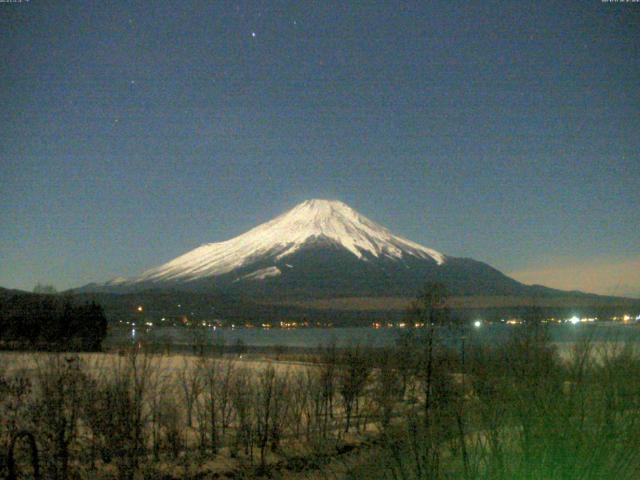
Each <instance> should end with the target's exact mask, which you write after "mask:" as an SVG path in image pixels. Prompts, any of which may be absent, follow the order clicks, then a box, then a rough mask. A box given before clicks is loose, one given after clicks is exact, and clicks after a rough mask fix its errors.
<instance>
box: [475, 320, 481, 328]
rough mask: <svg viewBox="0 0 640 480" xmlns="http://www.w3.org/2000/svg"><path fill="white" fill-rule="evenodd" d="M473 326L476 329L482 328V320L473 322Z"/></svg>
mask: <svg viewBox="0 0 640 480" xmlns="http://www.w3.org/2000/svg"><path fill="white" fill-rule="evenodd" d="M473 326H474V327H476V328H480V327H481V326H482V320H476V321H475V322H473Z"/></svg>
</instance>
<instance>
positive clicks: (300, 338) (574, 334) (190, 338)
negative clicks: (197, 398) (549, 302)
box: [107, 325, 640, 349]
mask: <svg viewBox="0 0 640 480" xmlns="http://www.w3.org/2000/svg"><path fill="white" fill-rule="evenodd" d="M516 328H520V327H512V326H505V325H483V326H482V327H481V328H473V329H468V330H466V331H465V333H464V335H465V338H466V341H467V342H480V343H485V344H496V343H500V342H501V341H503V340H505V339H506V338H508V337H509V335H510V333H511V332H513V331H514V329H516ZM134 331H135V330H134ZM134 331H132V330H130V329H125V328H116V329H113V330H112V331H111V332H110V333H109V336H108V337H107V344H114V345H117V344H124V343H127V341H129V342H130V341H131V340H132V338H135V339H136V340H142V341H145V342H148V343H158V344H176V345H180V344H182V345H188V344H193V343H205V344H210V345H215V344H221V343H224V344H226V345H233V344H235V343H236V342H238V341H240V342H242V343H244V344H245V345H248V346H256V347H270V346H285V347H296V348H315V347H320V346H326V345H330V344H332V343H335V344H336V345H337V346H348V345H354V344H360V345H367V346H373V347H383V346H392V345H394V344H395V342H396V339H397V338H398V336H399V335H401V334H402V333H403V332H407V331H408V330H406V329H399V328H382V329H372V328H356V327H341V328H298V329H277V328H273V329H261V328H248V329H245V328H236V329H221V328H218V329H215V330H214V329H213V328H196V329H188V328H181V327H156V328H151V329H149V331H147V332H144V331H142V330H138V331H135V333H134ZM420 332H421V330H420V329H418V330H416V333H417V334H420ZM549 334H550V337H551V340H552V341H553V342H555V343H558V344H559V345H560V346H561V349H565V348H567V347H568V346H569V345H571V344H573V343H575V342H576V341H578V340H580V339H584V338H589V339H590V340H592V341H594V342H634V343H635V342H640V326H624V325H606V326H605V325H552V326H550V327H549ZM442 335H443V339H444V340H445V341H447V342H451V343H454V344H455V343H458V341H459V337H460V335H461V334H460V333H454V332H443V333H442Z"/></svg>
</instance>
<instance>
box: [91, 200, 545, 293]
mask: <svg viewBox="0 0 640 480" xmlns="http://www.w3.org/2000/svg"><path fill="white" fill-rule="evenodd" d="M434 281H437V282H442V283H444V284H445V285H446V286H447V287H448V289H449V291H450V292H451V293H452V294H455V295H520V294H532V293H534V292H533V291H532V289H535V290H536V293H537V294H540V293H541V291H549V292H552V291H553V290H551V289H545V288H544V287H535V286H534V287H529V286H526V285H523V284H521V283H519V282H517V281H515V280H513V279H511V278H509V277H507V276H506V275H504V274H502V273H501V272H499V271H498V270H496V269H494V268H493V267H491V266H489V265H487V264H485V263H482V262H478V261H475V260H472V259H467V258H456V257H451V256H448V255H445V254H443V253H440V252H438V251H436V250H433V249H431V248H427V247H425V246H422V245H420V244H418V243H415V242H412V241H410V240H407V239H405V238H402V237H399V236H397V235H394V234H393V233H391V232H390V231H389V230H388V229H387V228H385V227H383V226H381V225H379V224H377V223H375V222H373V221H371V220H369V219H368V218H366V217H364V216H363V215H361V214H359V213H358V212H357V211H355V210H354V209H352V208H351V207H349V206H348V205H346V204H344V203H342V202H340V201H335V200H319V199H314V200H307V201H305V202H303V203H301V204H299V205H297V206H295V207H294V208H293V209H291V210H289V211H288V212H286V213H284V214H282V215H280V216H278V217H276V218H274V219H273V220H271V221H269V222H266V223H264V224H262V225H259V226H257V227H255V228H253V229H251V230H249V231H248V232H246V233H244V234H242V235H240V236H238V237H235V238H232V239H231V240H227V241H224V242H219V243H208V244H204V245H201V246H200V247H197V248H195V249H194V250H191V251H189V252H187V253H185V254H184V255H181V256H179V257H177V258H175V259H173V260H171V261H169V262H167V263H165V264H163V265H160V266H158V267H155V268H152V269H150V270H147V271H146V272H144V273H142V274H141V275H139V276H137V277H134V278H128V279H127V278H122V277H119V278H116V279H113V280H111V281H109V282H106V283H105V284H101V285H99V284H90V285H87V286H85V287H82V288H81V289H80V290H81V291H102V292H113V293H129V292H136V291H138V292H139V291H143V290H158V289H165V290H166V289H171V290H184V291H191V292H194V291H195V292H235V293H245V294H251V295H254V296H255V295H257V296H263V295H266V296H276V297H308V298H321V297H327V296H412V295H415V293H416V292H417V291H418V290H419V289H420V287H421V286H422V285H424V284H425V283H426V282H434Z"/></svg>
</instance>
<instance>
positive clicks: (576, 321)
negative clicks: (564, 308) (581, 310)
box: [569, 315, 580, 325]
mask: <svg viewBox="0 0 640 480" xmlns="http://www.w3.org/2000/svg"><path fill="white" fill-rule="evenodd" d="M569 322H571V324H572V325H576V324H578V323H580V319H579V318H578V317H576V316H575V315H574V316H573V317H571V318H570V319H569Z"/></svg>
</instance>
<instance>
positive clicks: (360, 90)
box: [0, 0, 640, 296]
mask: <svg viewBox="0 0 640 480" xmlns="http://www.w3.org/2000/svg"><path fill="white" fill-rule="evenodd" d="M639 33H640V4H639V3H629V4H614V3H611V4H610V3H602V2H601V1H600V0H582V1H573V2H548V1H535V2H512V1H503V2H491V1H483V2H468V1H446V2H422V1H420V2H391V1H389V2H374V1H366V2H365V1H362V2H347V1H339V2H331V1H325V0H323V1H318V2H282V1H265V2H222V1H211V2H193V1H180V2H176V1H169V2H129V1H127V2H124V1H123V2H115V1H114V2H103V1H95V2H72V1H70V2H44V1H39V0H33V1H30V2H26V1H25V2H22V3H0V34H1V36H2V37H1V38H2V41H1V42H0V58H1V60H2V61H1V63H0V105H1V106H2V108H1V109H0V111H1V116H0V162H1V163H0V178H1V180H2V183H1V186H0V205H1V208H0V285H1V286H4V287H11V288H24V289H31V288H32V287H33V285H34V284H35V283H36V282H43V283H50V284H53V285H55V286H56V287H58V288H61V289H62V288H67V287H71V286H78V285H81V284H84V283H88V282H90V281H104V280H107V279H109V278H111V277H114V276H117V275H134V274H137V273H140V272H141V271H142V270H145V269H146V268H149V267H151V266H155V265H158V264H160V263H162V262H164V261H166V260H169V259H170V258H173V257H174V256H177V255H178V254H181V253H183V252H185V251H187V250H189V249H191V248H193V247H195V246H197V245H199V244H201V243H204V242H212V241H219V240H225V239H228V238H230V237H232V236H235V235H237V234H239V233H242V232H243V231H245V230H247V229H248V228H250V227H252V226H254V225H256V224H258V223H261V222H263V221H266V220H269V219H270V218H271V217H273V216H275V215H276V214H278V213H281V212H282V211H284V210H286V209H288V208H290V207H293V206H294V205H295V204H296V203H298V202H300V201H302V200H305V199H308V198H315V197H321V198H335V199H340V200H342V201H344V202H346V203H347V204H349V205H350V206H352V207H353V208H355V209H356V210H358V211H360V212H361V213H363V214H364V215H366V216H368V217H370V218H371V219H373V220H375V221H377V222H379V223H382V224H383V225H385V226H387V227H389V228H390V229H391V230H392V231H394V232H395V233H397V234H399V235H402V236H404V237H407V238H410V239H412V240H414V241H417V242H420V243H422V244H424V245H427V246H429V247H432V248H435V249H438V250H440V251H443V252H445V253H447V254H451V255H456V256H469V257H472V258H475V259H478V260H483V261H486V262H488V263H490V264H492V265H493V266H495V267H496V268H499V269H500V270H502V271H504V272H506V273H509V274H513V275H514V276H515V277H516V278H518V279H521V280H524V281H527V282H539V283H545V284H547V285H550V286H557V287H561V288H582V289H585V290H589V291H595V292H601V293H613V294H626V295H637V296H640V273H639V272H640V233H639V232H640V208H639V206H638V205H639V204H640V92H639V90H638V86H639V85H640V35H639Z"/></svg>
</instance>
